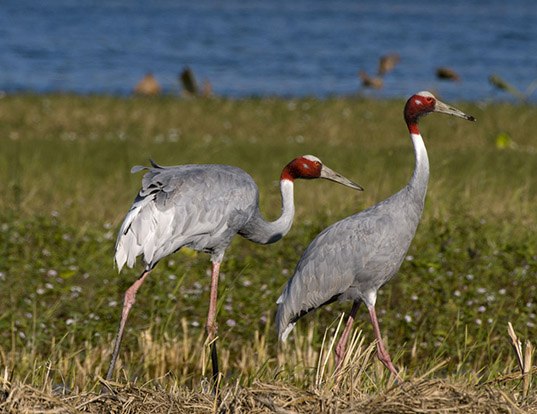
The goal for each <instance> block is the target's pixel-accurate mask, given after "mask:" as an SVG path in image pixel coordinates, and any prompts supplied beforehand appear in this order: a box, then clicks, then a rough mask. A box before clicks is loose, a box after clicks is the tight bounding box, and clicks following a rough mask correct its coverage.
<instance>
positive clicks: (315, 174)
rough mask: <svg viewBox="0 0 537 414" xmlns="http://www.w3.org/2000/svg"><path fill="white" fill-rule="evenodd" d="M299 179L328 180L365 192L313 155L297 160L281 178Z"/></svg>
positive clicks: (292, 162) (284, 171)
mask: <svg viewBox="0 0 537 414" xmlns="http://www.w3.org/2000/svg"><path fill="white" fill-rule="evenodd" d="M297 178H305V179H313V178H326V179H327V180H332V181H335V182H338V183H340V184H343V185H345V186H347V187H351V188H354V189H356V190H363V188H362V187H360V186H359V185H358V184H356V183H354V182H352V181H351V180H349V179H347V178H345V177H343V176H342V175H341V174H339V173H337V172H335V171H333V170H331V169H330V168H328V167H327V166H326V165H323V163H322V162H321V160H320V159H319V158H317V157H315V156H313V155H303V156H301V157H297V158H295V159H294V160H293V161H291V162H290V163H289V164H287V165H286V166H285V167H284V169H283V170H282V174H281V176H280V180H288V181H291V182H293V181H294V180H295V179H297Z"/></svg>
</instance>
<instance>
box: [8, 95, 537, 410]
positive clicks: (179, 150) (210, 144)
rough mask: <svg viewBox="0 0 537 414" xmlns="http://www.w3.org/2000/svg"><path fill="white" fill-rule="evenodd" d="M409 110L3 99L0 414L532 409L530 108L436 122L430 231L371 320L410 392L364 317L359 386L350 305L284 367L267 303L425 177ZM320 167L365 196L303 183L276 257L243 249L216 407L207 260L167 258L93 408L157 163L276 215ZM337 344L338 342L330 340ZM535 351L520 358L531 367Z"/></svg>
mask: <svg viewBox="0 0 537 414" xmlns="http://www.w3.org/2000/svg"><path fill="white" fill-rule="evenodd" d="M403 104H404V102H403V101H376V100H371V99H370V100H362V99H359V98H345V99H343V98H341V99H328V100H322V101H319V100H315V99H300V100H280V99H247V100H238V101H237V100H224V99H200V100H193V99H192V100H190V99H177V98H174V97H161V98H156V99H143V98H115V97H106V96H86V97H80V96H71V95H46V96H33V95H15V96H4V97H2V98H1V99H0V142H1V151H0V193H1V194H2V196H1V197H0V251H1V255H0V378H1V379H0V412H19V411H20V412H80V411H88V412H145V411H147V412H168V411H172V412H217V411H219V410H221V411H235V412H279V413H291V412H314V411H316V412H319V411H326V412H351V411H353V412H436V411H437V410H446V411H448V412H517V413H518V412H537V397H536V396H535V392H534V389H535V386H536V385H537V381H536V380H535V375H534V376H532V373H534V371H536V368H535V367H531V368H530V366H531V361H529V355H528V356H527V357H525V358H524V357H523V358H522V360H524V359H525V360H526V364H527V370H528V369H529V372H528V373H527V374H526V375H522V373H521V367H520V366H519V362H518V359H517V356H516V353H515V352H514V350H513V347H512V343H511V340H510V337H509V335H508V333H507V326H508V322H511V323H512V325H513V327H514V331H515V332H516V334H517V335H518V337H519V338H520V341H521V342H522V347H523V348H526V347H528V345H527V342H526V341H531V342H532V343H535V342H537V341H536V339H537V335H536V333H537V291H536V290H537V288H536V283H535V280H536V276H537V237H536V234H537V214H536V210H535V206H536V205H537V180H536V177H537V107H534V106H523V105H508V104H493V103H488V104H470V103H453V104H456V105H457V106H458V107H460V109H462V110H464V111H465V112H467V113H469V114H472V115H474V116H475V117H476V118H477V120H478V121H477V123H470V122H466V121H464V120H460V119H455V118H451V117H447V116H445V115H439V114H433V115H431V116H429V117H427V118H425V119H423V120H422V122H421V126H422V134H423V136H424V138H425V142H426V145H427V148H428V151H429V158H430V163H431V178H430V184H429V191H428V195H427V201H426V206H425V211H424V214H423V219H422V222H421V224H420V227H419V228H418V232H417V235H416V238H415V240H414V242H413V244H412V247H411V249H410V251H409V252H408V256H407V258H406V260H405V262H404V263H403V266H402V268H401V270H400V272H399V275H398V277H397V278H396V279H394V280H392V281H391V282H390V283H389V284H388V285H387V286H385V287H384V288H383V289H382V291H381V292H380V294H379V298H378V301H377V312H378V314H379V316H380V318H381V319H380V324H381V327H382V330H383V334H384V337H385V339H386V342H387V345H388V348H389V349H390V351H391V353H392V356H393V357H394V358H395V361H394V363H395V365H396V367H398V368H399V369H400V370H401V375H402V377H403V379H404V380H405V382H404V383H403V384H402V385H399V386H397V385H395V384H394V383H393V379H390V377H389V375H388V371H387V370H385V369H383V367H382V365H381V364H380V362H378V361H377V360H376V358H375V355H374V345H373V344H372V342H373V333H372V329H371V326H370V324H369V320H368V317H367V312H365V308H361V309H360V311H359V316H358V321H357V322H358V323H357V324H356V332H355V334H356V336H355V339H356V342H355V349H354V352H353V354H352V356H351V357H350V358H349V360H348V361H346V370H347V371H346V373H345V375H344V376H343V378H342V380H341V381H340V382H339V385H338V386H335V385H334V381H335V380H334V377H333V372H334V361H333V356H332V354H333V353H331V352H330V346H331V341H332V339H333V338H334V337H335V331H336V329H337V326H338V322H339V321H340V319H341V315H342V313H343V312H348V311H349V310H350V303H336V304H332V305H330V306H328V307H325V308H323V309H321V310H319V311H317V312H314V313H312V314H310V315H308V316H307V317H305V318H303V319H302V320H301V321H300V322H299V323H298V324H297V328H296V329H295V331H294V332H293V334H292V335H291V339H290V344H289V345H288V346H287V348H285V349H282V348H280V347H279V346H278V344H277V342H276V335H275V330H274V327H273V323H272V320H273V317H274V312H275V309H276V306H275V301H276V299H277V297H278V296H279V293H280V292H281V289H282V287H283V285H284V284H285V282H286V280H287V279H288V278H289V277H290V276H291V275H292V272H293V268H294V265H295V264H296V262H297V260H298V259H299V257H300V254H301V252H302V251H303V250H304V249H305V247H306V246H307V245H308V243H309V242H310V241H311V240H312V238H313V237H314V236H315V235H316V234H317V233H318V232H319V231H320V230H321V229H323V228H324V227H326V226H328V225H329V224H330V223H333V222H335V221H337V220H339V219H340V218H343V217H345V216H348V215H350V214H352V213H353V212H356V211H359V210H362V209H364V208H366V207H368V206H370V205H372V204H374V203H376V202H377V201H380V200H382V199H384V198H385V197H387V196H388V195H390V194H392V193H394V192H395V191H397V190H398V189H399V188H401V187H402V186H403V185H404V184H405V183H406V182H407V181H408V179H409V178H410V175H411V173H412V169H413V166H414V160H413V151H412V144H411V141H410V139H409V138H408V133H407V130H406V127H405V125H404V122H403V119H402V107H403ZM302 154H314V155H316V156H318V157H320V158H321V159H322V160H323V161H324V163H325V164H326V165H328V166H329V167H331V168H333V169H335V170H337V171H338V172H340V173H342V174H344V175H345V176H347V177H349V178H351V179H353V180H354V181H356V182H358V183H360V184H361V185H362V186H363V187H364V188H365V191H364V192H362V193H359V192H354V191H352V190H350V189H347V188H345V187H343V186H340V185H336V184H333V183H329V182H326V181H298V182H297V183H296V192H295V203H296V217H295V224H294V227H293V228H292V230H291V232H290V233H289V234H288V236H287V237H286V238H285V239H283V240H282V241H280V242H278V243H276V244H273V245H270V246H260V245H255V244H253V243H251V242H248V241H246V240H243V239H240V238H239V237H237V238H236V240H235V241H234V242H233V244H232V246H231V248H230V249H228V252H227V254H226V257H225V260H224V263H223V266H222V275H221V281H220V286H219V295H220V296H219V310H218V316H217V319H218V322H219V339H218V344H219V350H220V357H221V368H222V371H223V373H224V376H223V378H222V384H221V391H220V393H219V395H217V396H213V395H212V394H211V393H210V392H209V391H208V383H207V379H206V376H207V375H209V369H210V361H209V360H208V358H207V357H208V352H207V347H206V346H205V345H204V340H205V335H204V323H205V318H206V314H207V303H208V292H209V281H210V278H209V276H208V273H207V272H208V269H209V264H210V263H209V258H208V256H207V255H205V254H201V253H195V252H193V251H189V250H185V251H181V252H179V253H176V254H175V255H173V256H170V257H169V259H168V260H164V261H162V262H161V263H160V264H159V265H158V266H157V268H156V269H155V270H154V272H153V273H152V274H151V276H150V277H149V279H148V281H147V282H146V283H145V284H144V285H143V286H142V288H141V290H140V292H139V294H138V297H137V303H136V304H135V306H134V308H133V311H132V312H131V315H130V317H129V321H128V326H127V332H126V335H125V338H124V342H123V345H122V352H121V354H120V360H119V362H118V365H117V369H116V376H115V379H114V382H113V383H111V384H109V386H110V388H111V389H112V390H113V393H112V394H108V395H106V396H99V390H100V387H101V384H102V376H104V375H105V371H106V368H107V365H108V362H109V357H110V353H111V347H112V342H113V339H114V335H115V332H116V327H117V323H118V321H119V317H120V312H121V305H122V298H123V294H124V291H125V290H126V288H127V287H128V286H129V285H130V284H131V283H132V281H133V280H134V279H135V278H136V276H137V275H138V274H139V272H140V271H141V266H140V265H138V267H136V268H135V269H126V270H123V271H122V273H121V274H119V275H118V273H117V269H116V268H115V267H114V264H113V260H112V258H113V250H114V242H115V237H116V233H117V230H118V228H119V225H120V224H121V221H122V219H123V217H124V215H125V213H126V211H127V210H128V208H129V206H130V204H131V203H132V200H133V198H134V196H135V195H136V193H137V191H138V189H139V184H140V179H141V174H137V175H131V174H130V168H131V167H132V166H133V165H140V164H142V165H147V164H148V160H149V158H151V159H154V160H155V161H157V162H158V163H160V164H162V165H176V164H186V163H225V164H232V165H236V166H239V167H241V168H243V169H244V170H246V171H247V172H249V173H250V174H251V175H252V176H253V178H254V179H255V181H256V182H257V183H258V185H259V188H260V193H261V200H260V202H261V209H262V211H263V212H264V213H265V215H266V217H267V218H269V219H274V218H276V217H277V216H278V214H279V211H280V194H279V191H278V185H277V182H278V177H279V174H280V171H281V169H282V167H283V166H284V165H285V164H286V163H287V162H288V161H290V160H291V159H293V158H294V157H295V156H297V155H302ZM323 339H324V341H323ZM531 351H532V350H531V345H530V346H529V349H528V352H527V353H528V354H531Z"/></svg>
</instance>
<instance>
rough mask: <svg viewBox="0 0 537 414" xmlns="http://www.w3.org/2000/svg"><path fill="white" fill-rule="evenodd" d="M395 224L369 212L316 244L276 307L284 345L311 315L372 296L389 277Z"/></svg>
mask: <svg viewBox="0 0 537 414" xmlns="http://www.w3.org/2000/svg"><path fill="white" fill-rule="evenodd" d="M394 224H395V223H394V219H393V216H392V214H389V212H387V211H384V209H383V208H377V209H375V210H364V211H362V212H361V213H358V214H355V215H353V216H351V217H348V218H346V219H343V220H341V221H339V222H337V223H335V224H333V225H331V226H330V227H328V228H326V229H325V230H323V231H322V232H321V233H320V234H319V235H318V236H317V237H316V238H315V239H314V240H313V241H312V242H311V244H310V245H309V246H308V247H307V249H306V251H305V252H304V254H303V255H302V257H301V258H300V260H299V262H298V264H297V266H296V269H295V272H294V274H293V277H292V278H291V280H289V282H288V283H287V285H286V286H285V288H284V291H283V293H282V295H281V296H280V298H279V299H278V301H277V303H278V311H277V316H276V324H277V327H278V333H279V337H280V339H281V340H283V341H284V340H285V339H286V337H287V335H288V334H289V332H290V331H291V330H292V328H293V326H294V324H295V323H296V321H297V320H298V319H299V318H300V317H301V316H303V315H305V314H306V313H308V312H310V311H312V310H314V309H317V308H319V307H321V306H323V305H324V304H326V303H330V302H332V301H334V300H337V299H341V300H344V299H353V300H362V299H363V300H366V301H367V300H368V296H367V295H370V294H372V293H375V292H376V289H377V288H378V285H379V284H381V283H383V282H382V278H383V277H384V275H385V273H386V266H385V262H383V258H382V254H383V253H384V252H385V251H386V252H387V251H390V250H391V249H393V244H394V243H393V235H392V232H391V231H390V229H393V228H394ZM399 264H400V263H399Z"/></svg>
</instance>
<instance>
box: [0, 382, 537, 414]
mask: <svg viewBox="0 0 537 414" xmlns="http://www.w3.org/2000/svg"><path fill="white" fill-rule="evenodd" d="M0 410H1V411H2V412H20V413H78V412H86V413H125V414H128V413H141V412H143V413H170V412H173V413H185V414H186V413H188V414H196V413H279V414H292V413H369V414H374V413H440V412H442V413H535V412H537V398H536V396H535V395H533V396H530V398H529V399H527V400H525V401H524V402H522V403H517V402H515V400H514V399H513V397H510V396H509V395H508V394H507V393H506V392H504V391H502V390H500V389H498V388H494V387H491V386H489V385H483V386H469V385H468V384H464V383H460V382H453V381H451V380H441V379H420V380H415V381H408V382H404V383H403V384H401V385H399V386H393V387H391V388H390V389H387V390H386V391H385V392H382V393H376V394H373V395H361V394H360V393H359V395H349V394H348V393H345V392H341V391H340V390H337V389H335V390H332V391H330V390H324V391H322V392H320V391H318V390H304V389H301V388H297V387H292V386H289V385H286V384H283V383H270V384H269V383H263V382H254V383H253V384H252V385H251V386H249V387H243V386H239V385H225V386H224V387H222V389H221V390H220V392H219V393H218V394H217V395H216V396H215V395H213V394H212V393H210V392H208V391H203V390H201V387H200V389H198V390H193V389H190V388H186V387H180V388H176V389H174V390H171V391H166V390H162V389H158V388H156V387H154V386H152V385H146V386H142V387H137V386H132V385H120V384H116V385H115V386H114V392H113V393H112V394H105V395H99V394H96V393H93V392H87V393H82V394H76V395H61V394H54V393H50V392H46V391H43V390H39V389H36V388H32V387H30V386H28V385H24V384H6V385H4V387H3V389H2V391H1V394H0Z"/></svg>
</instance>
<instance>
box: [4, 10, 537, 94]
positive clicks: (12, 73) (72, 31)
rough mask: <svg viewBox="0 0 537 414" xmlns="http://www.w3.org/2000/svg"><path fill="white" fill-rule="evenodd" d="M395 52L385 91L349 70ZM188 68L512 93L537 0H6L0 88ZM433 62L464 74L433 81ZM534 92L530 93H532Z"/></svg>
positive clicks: (530, 40)
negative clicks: (499, 86)
mask: <svg viewBox="0 0 537 414" xmlns="http://www.w3.org/2000/svg"><path fill="white" fill-rule="evenodd" d="M389 52H396V53H398V54H399V55H400V56H401V62H400V64H399V65H398V66H397V67H396V69H395V70H394V71H393V72H391V73H390V74H388V75H387V76H386V77H385V80H384V88H383V89H382V90H380V91H370V90H365V89H363V88H362V87H361V86H360V82H359V79H358V77H357V72H358V70H360V69H363V70H365V71H367V72H369V73H371V74H373V73H374V72H376V69H377V65H378V58H379V57H380V56H381V55H383V54H386V53H389ZM187 65H188V66H190V67H191V68H192V69H193V70H194V72H195V74H196V76H197V78H198V81H202V80H203V79H209V80H210V82H211V83H212V85H213V90H214V92H215V93H216V94H219V95H224V96H229V97H244V96H252V95H255V96H267V95H270V96H272V95H278V96H309V95H314V96H319V97H326V96H331V95H351V94H357V93H359V94H365V95H368V96H379V97H405V96H408V95H409V94H411V93H413V92H416V91H419V90H423V89H429V90H433V91H436V92H438V93H440V94H441V95H442V97H444V98H446V99H450V100H489V99H509V98H510V95H509V94H507V93H505V92H501V91H498V90H495V89H494V87H493V86H491V85H490V84H489V82H488V76H489V75H491V74H493V73H494V74H498V75H500V76H501V77H502V78H504V79H505V80H506V81H508V82H509V83H511V84H513V85H515V86H516V87H518V88H520V89H521V90H524V89H525V88H527V87H528V86H529V85H530V84H531V83H532V82H533V81H535V80H536V79H537V2H536V1H535V0H512V1H505V0H473V1H472V0H450V1H446V0H429V1H423V2H419V1H411V0H393V1H388V0H387V1H377V0H364V1H359V0H355V1H351V0H288V1H284V0H262V1H260V0H222V1H220V0H213V1H211V0H190V1H183V0H153V1H152V0H145V1H143V2H142V1H129V0H124V1H120V0H108V1H97V0H95V1H76V0H48V1H43V2H40V1H32V0H2V2H0V91H5V92H8V93H11V92H17V91H35V92H51V91H62V92H75V93H83V94H87V93H106V94H120V95H125V94H129V93H131V91H132V88H133V86H134V85H135V84H136V82H137V81H138V80H139V79H140V78H141V77H142V76H143V75H144V74H145V73H146V72H149V71H150V72H153V73H154V75H155V76H156V77H157V79H158V81H159V82H160V83H161V85H162V86H163V88H164V90H165V91H166V92H168V93H177V92H178V90H179V84H178V82H177V74H178V73H179V72H180V71H181V70H182V69H183V68H184V67H185V66H187ZM439 66H448V67H450V68H452V69H454V70H456V71H457V72H458V73H459V75H460V77H461V79H462V80H461V81H460V82H448V81H440V80H437V79H436V77H435V70H436V68H437V67H439ZM531 100H532V101H534V102H535V101H537V92H535V93H533V94H532V95H531Z"/></svg>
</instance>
